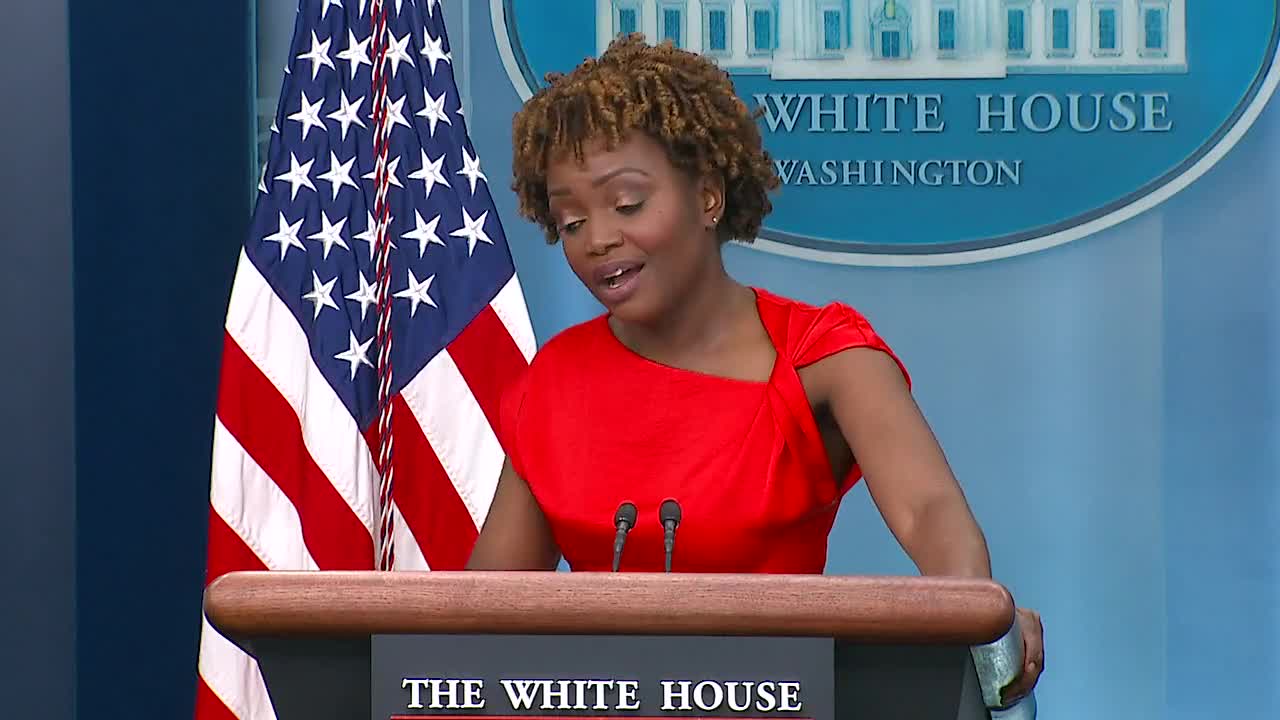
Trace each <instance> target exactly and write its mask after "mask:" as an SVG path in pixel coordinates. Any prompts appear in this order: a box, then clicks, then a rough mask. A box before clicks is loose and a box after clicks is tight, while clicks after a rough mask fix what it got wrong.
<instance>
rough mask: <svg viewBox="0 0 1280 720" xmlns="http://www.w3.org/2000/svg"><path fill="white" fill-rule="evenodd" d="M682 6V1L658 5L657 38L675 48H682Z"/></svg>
mask: <svg viewBox="0 0 1280 720" xmlns="http://www.w3.org/2000/svg"><path fill="white" fill-rule="evenodd" d="M684 5H685V4H684V0H679V1H678V2H673V0H664V1H663V2H660V3H658V23H659V25H658V36H659V37H660V38H661V39H662V40H670V41H671V44H673V45H675V46H676V47H684V9H685V7H684Z"/></svg>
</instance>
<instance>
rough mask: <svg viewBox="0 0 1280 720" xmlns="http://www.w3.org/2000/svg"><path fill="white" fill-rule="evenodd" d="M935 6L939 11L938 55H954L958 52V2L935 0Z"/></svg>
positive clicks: (937, 19)
mask: <svg viewBox="0 0 1280 720" xmlns="http://www.w3.org/2000/svg"><path fill="white" fill-rule="evenodd" d="M934 8H935V9H934V11H935V12H936V13H937V17H936V18H935V19H936V21H937V22H936V28H937V31H938V37H937V42H938V56H939V57H952V56H954V55H955V54H956V2H955V0H935V2H934Z"/></svg>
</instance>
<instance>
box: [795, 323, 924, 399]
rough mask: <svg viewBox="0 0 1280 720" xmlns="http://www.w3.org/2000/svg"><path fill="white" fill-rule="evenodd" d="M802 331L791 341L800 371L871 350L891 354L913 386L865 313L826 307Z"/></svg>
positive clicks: (909, 380)
mask: <svg viewBox="0 0 1280 720" xmlns="http://www.w3.org/2000/svg"><path fill="white" fill-rule="evenodd" d="M797 329H798V330H799V332H797V333H795V335H794V336H793V337H792V338H789V339H788V345H789V350H790V351H791V359H792V362H793V363H794V364H795V366H796V367H797V368H801V367H804V366H806V365H812V364H813V363H816V362H818V361H819V360H821V359H823V358H825V357H828V356H830V355H834V354H836V353H838V352H841V351H844V350H849V349H852V348H860V347H864V348H871V349H873V350H879V351H880V352H883V353H884V354H886V355H888V356H889V357H890V358H891V359H892V360H893V362H894V364H896V365H897V366H898V369H899V370H900V371H901V372H902V377H903V379H904V380H905V381H906V383H907V387H911V375H910V374H909V373H908V372H907V367H906V365H905V364H903V362H902V359H901V358H899V357H898V355H897V353H895V352H894V351H893V349H892V348H890V347H889V343H887V342H885V340H884V338H882V337H880V335H879V333H877V332H876V331H875V328H873V327H872V326H871V323H870V322H869V321H868V320H867V318H866V317H864V316H863V314H862V313H860V312H858V311H857V310H855V309H853V308H852V307H849V306H848V305H845V304H844V303H838V302H837V303H830V304H828V305H824V306H823V307H822V308H820V309H819V310H818V312H817V313H816V315H815V316H814V317H813V320H812V322H809V323H804V324H801V327H800V328H797Z"/></svg>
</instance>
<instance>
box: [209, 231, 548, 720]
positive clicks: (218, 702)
mask: <svg viewBox="0 0 1280 720" xmlns="http://www.w3.org/2000/svg"><path fill="white" fill-rule="evenodd" d="M534 349H535V342H534V336H533V329H532V327H531V325H530V323H529V319H528V311H527V309H526V307H525V303H524V297H523V294H522V293H521V290H520V284H519V281H518V280H517V279H516V278H515V277H513V278H512V279H511V281H510V282H509V283H508V284H507V285H506V287H504V288H503V290H502V291H501V292H500V293H499V294H498V296H497V297H496V298H495V299H494V300H493V302H492V303H490V305H489V306H488V307H487V308H486V309H485V310H484V311H482V312H481V313H480V314H479V315H478V316H477V317H476V318H475V320H474V321H473V322H472V323H471V324H470V325H469V326H468V327H467V328H466V329H465V330H464V331H463V332H462V333H461V334H460V335H459V336H458V338H457V339H456V340H454V342H452V343H451V344H450V345H449V347H448V348H447V349H446V350H445V351H444V352H442V353H441V354H440V355H438V356H437V357H435V358H433V359H432V360H431V361H430V362H429V363H428V364H427V366H426V367H425V368H424V369H423V370H422V371H421V372H420V373H419V374H418V375H417V376H416V377H415V378H414V379H413V380H412V381H411V382H410V383H409V384H408V386H407V387H406V388H405V389H404V391H403V392H401V393H400V394H399V395H397V396H396V397H395V398H394V402H395V404H396V408H395V412H394V415H393V417H394V422H393V425H392V432H393V434H394V439H395V443H394V444H395V453H394V456H393V462H394V464H395V469H396V473H395V474H396V483H395V489H394V497H393V505H394V506H393V510H394V513H395V523H394V526H395V535H394V542H395V558H396V562H395V566H394V568H393V569H396V570H427V569H437V570H446V569H460V568H461V567H462V566H463V565H464V564H465V562H466V559H467V557H468V555H469V554H470V552H471V547H472V544H473V543H474V541H475V538H476V535H477V534H478V532H479V528H480V527H481V526H482V524H483V523H484V519H485V516H486V513H487V512H488V507H489V503H490V501H491V500H492V498H493V492H494V488H495V486H496V484H497V480H498V473H499V471H500V469H501V466H502V462H503V451H502V448H501V446H500V445H499V443H498V439H497V436H496V434H495V432H494V428H495V427H497V418H498V412H499V409H498V408H499V398H500V396H501V393H502V389H503V387H504V386H505V385H506V383H507V382H508V381H509V380H510V379H511V378H513V377H514V376H516V375H517V374H518V373H519V372H520V371H521V370H522V369H523V368H524V367H525V366H527V364H528V362H529V361H530V359H531V358H532V357H533V353H534ZM379 440H380V438H379V437H378V436H377V424H376V423H374V424H373V426H372V427H371V428H370V429H368V430H367V431H365V432H363V433H362V432H361V430H360V428H359V427H358V426H357V425H356V423H355V421H354V420H353V419H352V418H351V416H350V415H349V414H348V413H347V411H346V408H345V407H344V406H343V404H342V402H341V401H340V400H339V398H338V396H337V394H336V393H335V392H334V391H333V389H332V388H331V387H330V386H329V384H328V383H327V382H326V381H325V379H324V377H323V376H322V375H321V373H320V371H319V369H318V368H317V367H316V366H315V364H314V363H313V362H312V360H311V355H310V352H309V349H308V346H307V338H306V335H305V334H304V333H303V331H302V328H301V327H300V326H299V325H298V323H297V321H296V320H295V318H294V316H293V315H292V313H290V312H289V309H288V308H287V307H286V306H285V304H284V302H282V301H281V300H280V299H279V298H278V297H277V296H276V295H275V293H274V292H273V291H272V289H271V287H270V286H269V285H268V284H267V281H266V279H265V278H264V277H263V276H262V275H261V274H260V273H259V272H258V269H257V268H256V267H255V266H254V265H253V264H252V263H251V262H249V259H248V257H247V255H245V254H244V253H243V252H242V253H241V256H240V264H239V267H238V268H237V271H236V279H235V285H234V288H233V290H232V295H231V301H230V304H229V307H228V311H227V321H226V334H225V344H224V351H223V366H222V376H221V381H220V390H219V397H218V412H217V420H216V423H215V428H214V447H213V473H212V486H211V491H210V512H209V549H208V574H207V578H206V581H207V582H212V581H213V580H214V579H216V578H217V577H219V576H220V575H222V574H224V573H227V572H231V571H235V570H350V569H361V570H368V569H373V567H374V566H375V557H376V555H375V537H376V536H375V528H376V527H377V521H378V518H377V509H376V505H377V502H376V498H377V487H378V473H377V472H376V469H375V464H374V456H373V454H372V452H371V448H373V449H374V451H376V448H378V446H379ZM199 676H200V679H199V686H198V690H197V699H196V718H197V720H220V719H223V718H237V719H238V720H268V719H270V720H274V717H275V715H274V713H273V712H272V709H271V704H270V700H269V698H268V696H267V693H266V689H265V686H264V685H263V681H262V678H261V676H260V675H259V673H258V670H257V666H256V664H255V663H254V661H253V659H252V658H250V657H249V656H247V655H245V654H244V653H243V652H242V651H241V650H240V649H239V648H237V647H236V646H235V645H234V644H232V643H231V642H230V641H228V640H227V639H225V638H224V637H222V636H221V635H220V634H219V633H218V632H217V631H216V630H214V629H213V628H212V627H211V626H210V625H209V623H208V621H207V620H205V622H204V624H203V629H202V633H201V642H200V659H199Z"/></svg>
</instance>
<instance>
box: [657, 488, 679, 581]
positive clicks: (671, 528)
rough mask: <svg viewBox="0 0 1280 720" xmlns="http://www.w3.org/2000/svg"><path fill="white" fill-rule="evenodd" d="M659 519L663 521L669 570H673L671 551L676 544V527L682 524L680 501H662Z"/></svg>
mask: <svg viewBox="0 0 1280 720" xmlns="http://www.w3.org/2000/svg"><path fill="white" fill-rule="evenodd" d="M658 519H659V520H661V521H662V543H663V545H664V546H665V547H666V553H667V572H671V552H672V551H673V550H674V549H675V546H676V528H677V527H679V525H680V503H678V502H676V501H675V500H674V499H672V498H667V499H666V500H663V501H662V507H660V508H658Z"/></svg>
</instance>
